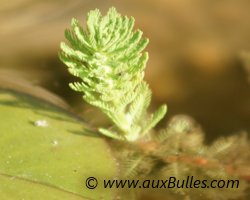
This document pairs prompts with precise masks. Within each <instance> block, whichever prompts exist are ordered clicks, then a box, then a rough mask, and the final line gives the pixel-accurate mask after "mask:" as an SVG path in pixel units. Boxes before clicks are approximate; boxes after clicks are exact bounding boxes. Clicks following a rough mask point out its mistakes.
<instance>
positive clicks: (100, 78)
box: [59, 8, 167, 141]
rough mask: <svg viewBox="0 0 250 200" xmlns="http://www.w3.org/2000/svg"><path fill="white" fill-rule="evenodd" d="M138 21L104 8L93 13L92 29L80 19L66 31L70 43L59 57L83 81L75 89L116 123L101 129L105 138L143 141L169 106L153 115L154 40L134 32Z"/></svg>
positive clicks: (88, 22) (89, 22) (73, 21)
mask: <svg viewBox="0 0 250 200" xmlns="http://www.w3.org/2000/svg"><path fill="white" fill-rule="evenodd" d="M133 26H134V18H133V17H127V16H121V15H120V14H119V13H118V12H117V11H116V9H115V8H110V9H109V11H108V13H107V15H106V16H102V15H101V13H100V11H99V10H98V9H95V10H92V11H90V12H89V13H88V17H87V29H86V30H84V29H83V28H82V27H81V26H80V25H79V22H78V21H77V20H76V19H72V22H71V27H72V28H71V29H70V30H66V31H65V37H66V38H67V40H68V42H69V43H68V44H66V43H64V42H62V43H61V51H60V53H59V57H60V59H61V61H62V62H63V63H65V64H66V65H67V66H68V70H69V72H70V73H71V74H72V75H74V76H76V77H79V78H80V79H81V81H80V82H74V83H70V87H71V88H72V89H73V90H75V91H78V92H83V93H84V94H83V99H84V100H85V101H86V102H87V103H89V104H91V105H93V106H96V107H98V108H99V109H100V110H101V111H102V112H103V113H105V115H107V116H108V118H109V119H110V120H111V121H112V122H113V124H114V126H112V127H110V128H104V127H101V128H99V131H100V133H101V134H103V135H105V136H108V137H111V138H114V139H119V140H125V141H138V140H140V139H145V138H149V137H150V130H151V129H152V128H153V127H154V126H155V125H156V124H157V123H158V122H159V121H160V120H161V119H162V118H163V117H164V115H165V114H166V111H167V106H166V105H162V106H160V108H158V110H156V111H155V112H154V113H153V114H150V113H148V108H149V106H150V101H151V96H152V93H151V90H150V89H149V86H148V84H147V83H146V82H145V81H144V80H143V78H144V70H145V67H146V63H147V60H148V53H147V52H142V51H143V50H144V48H145V47H146V46H147V44H148V39H146V38H142V31H140V30H135V31H134V30H133Z"/></svg>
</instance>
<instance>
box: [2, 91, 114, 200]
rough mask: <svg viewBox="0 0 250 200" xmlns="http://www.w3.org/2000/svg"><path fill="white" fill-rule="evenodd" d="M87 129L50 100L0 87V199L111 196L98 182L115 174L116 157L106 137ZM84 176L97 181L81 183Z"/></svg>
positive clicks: (110, 191)
mask: <svg viewBox="0 0 250 200" xmlns="http://www.w3.org/2000/svg"><path fill="white" fill-rule="evenodd" d="M86 129H87V125H86V124H85V123H83V122H82V120H80V119H77V118H76V117H74V116H73V115H71V114H69V113H68V112H66V111H64V110H63V109H61V108H58V107H56V106H54V105H52V104H50V103H47V102H45V101H42V100H39V99H37V98H33V97H31V96H29V95H25V94H21V93H16V92H12V91H9V90H0V194H1V199H5V200H9V199H11V200H21V199H25V200H26V199H28V200H29V199H36V200H44V199H48V200H50V199H60V200H64V199H65V200H73V199H74V200H78V199H98V200H100V199H103V200H106V199H107V200H110V199H114V198H115V193H114V191H113V190H108V189H106V190H105V189H103V188H102V187H101V186H102V185H101V183H102V182H103V179H105V178H108V179H112V178H114V177H116V176H117V173H118V172H117V171H118V170H117V168H116V161H115V159H114V158H113V156H112V155H111V151H110V149H109V146H108V145H107V143H106V142H105V140H104V139H103V138H101V137H96V136H95V137H94V136H90V135H89V134H88V132H87V131H86ZM88 177H95V178H96V179H97V180H98V183H99V185H98V186H97V187H96V188H95V189H88V188H87V187H86V185H85V181H86V179H87V178H88ZM91 184H92V185H93V183H91Z"/></svg>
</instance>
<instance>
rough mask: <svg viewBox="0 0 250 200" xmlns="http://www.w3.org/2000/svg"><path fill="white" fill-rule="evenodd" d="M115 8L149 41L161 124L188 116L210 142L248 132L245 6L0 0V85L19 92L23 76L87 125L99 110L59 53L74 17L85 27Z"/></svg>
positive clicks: (195, 0)
mask: <svg viewBox="0 0 250 200" xmlns="http://www.w3.org/2000/svg"><path fill="white" fill-rule="evenodd" d="M111 6H115V7H116V8H117V10H118V11H119V12H120V13H122V14H124V15H128V16H134V17H135V19H136V27H137V28H140V29H141V30H143V32H144V35H145V36H146V37H148V38H149V39H150V44H149V46H148V47H147V51H148V52H149V55H150V59H149V62H148V66H147V69H146V80H147V81H148V82H149V84H150V87H151V89H152V90H153V103H154V105H155V106H156V105H158V104H161V103H163V102H166V103H167V104H168V107H169V111H168V114H167V116H166V118H165V119H164V120H163V122H162V125H165V123H166V121H167V120H168V119H169V117H170V116H172V115H175V114H188V115H191V116H192V117H194V118H195V119H196V120H197V121H198V122H199V123H200V124H201V125H202V127H203V129H204V130H205V132H206V133H207V135H206V137H207V139H208V141H209V140H211V139H213V138H215V137H218V136H220V135H228V134H232V133H235V132H238V131H241V130H247V131H250V84H249V82H248V76H247V70H245V68H244V62H243V61H242V60H241V52H242V51H247V50H250V24H249V19H250V12H249V10H250V2H249V1H248V0H237V1H235V0H216V1H215V0H203V1H200V0H189V1H186V0H133V1H132V0H123V1H119V0H106V1H104V0H74V1H71V0H53V1H48V0H43V1H41V0H12V1H7V0H1V1H0V44H1V48H0V81H1V84H4V82H5V83H6V81H7V82H16V86H18V85H19V77H22V78H25V79H27V80H28V82H30V83H31V84H33V85H39V86H42V87H44V88H46V89H48V90H49V91H52V92H53V93H55V94H57V95H59V96H61V97H62V98H63V99H64V100H65V101H66V102H67V103H68V104H70V105H71V106H72V107H73V110H75V111H78V112H79V114H83V118H85V119H86V120H88V118H89V117H86V115H85V116H84V114H86V113H88V116H89V115H90V116H91V115H92V116H93V115H95V113H96V111H95V110H94V111H93V110H92V109H90V110H89V109H88V108H87V107H86V105H84V104H83V101H82V99H81V95H80V94H76V93H75V92H73V91H71V89H70V88H69V87H68V82H69V81H72V79H73V77H72V76H70V75H69V73H68V72H67V70H66V67H65V66H64V65H63V64H62V63H60V61H59V59H58V56H57V52H58V50H59V43H60V41H63V40H65V39H64V30H65V28H69V27H70V20H71V18H72V17H76V18H77V19H79V20H80V21H81V22H82V24H83V25H84V26H85V19H86V14H87V12H88V11H89V10H90V9H94V8H99V9H100V10H101V11H102V12H106V11H107V9H108V8H109V7H111ZM27 92H28V91H27ZM40 95H41V96H43V95H46V93H41V94H40ZM102 117H103V116H101V115H100V119H101V118H102ZM90 118H91V117H90ZM93 118H94V119H95V121H92V122H91V123H93V124H95V123H97V122H96V121H98V120H97V119H96V118H95V117H93ZM101 121H102V120H101ZM98 123H99V122H98Z"/></svg>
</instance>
